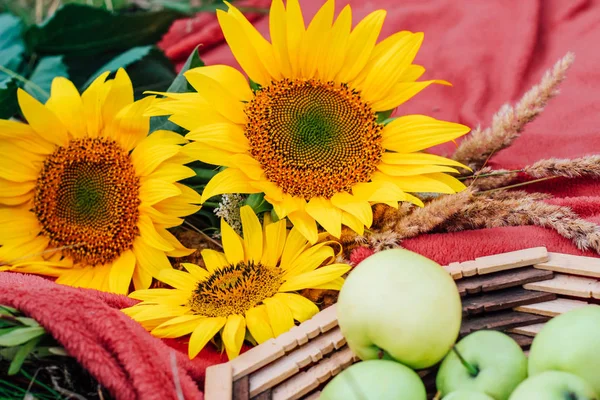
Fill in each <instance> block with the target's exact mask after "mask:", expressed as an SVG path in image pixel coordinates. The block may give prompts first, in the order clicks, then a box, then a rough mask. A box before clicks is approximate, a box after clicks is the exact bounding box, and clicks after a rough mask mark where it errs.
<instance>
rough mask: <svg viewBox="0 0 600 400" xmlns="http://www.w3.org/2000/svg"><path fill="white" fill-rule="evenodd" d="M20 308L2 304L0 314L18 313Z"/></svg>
mask: <svg viewBox="0 0 600 400" xmlns="http://www.w3.org/2000/svg"><path fill="white" fill-rule="evenodd" d="M18 313H19V310H17V309H16V308H12V307H9V306H4V305H0V315H17V314H18Z"/></svg>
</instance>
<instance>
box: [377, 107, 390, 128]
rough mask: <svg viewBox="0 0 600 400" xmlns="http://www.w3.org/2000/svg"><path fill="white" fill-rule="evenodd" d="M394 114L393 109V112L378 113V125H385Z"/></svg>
mask: <svg viewBox="0 0 600 400" xmlns="http://www.w3.org/2000/svg"><path fill="white" fill-rule="evenodd" d="M393 112H394V110H393V109H392V110H387V111H381V112H378V113H377V123H378V124H384V125H385V121H386V120H387V119H388V118H389V117H390V115H392V113H393Z"/></svg>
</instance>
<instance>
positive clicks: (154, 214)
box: [139, 204, 183, 227]
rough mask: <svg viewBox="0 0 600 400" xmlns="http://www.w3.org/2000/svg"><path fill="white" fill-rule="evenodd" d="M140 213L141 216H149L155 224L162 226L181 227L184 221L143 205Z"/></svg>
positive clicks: (140, 207)
mask: <svg viewBox="0 0 600 400" xmlns="http://www.w3.org/2000/svg"><path fill="white" fill-rule="evenodd" d="M139 211H140V213H141V214H144V215H147V216H148V217H150V219H151V220H152V222H153V223H154V224H160V225H163V226H166V227H173V226H178V225H181V223H182V222H183V220H182V219H181V218H177V217H176V216H173V215H169V214H165V213H162V212H160V211H158V210H157V209H155V208H153V207H151V206H147V205H145V204H142V205H140V206H139Z"/></svg>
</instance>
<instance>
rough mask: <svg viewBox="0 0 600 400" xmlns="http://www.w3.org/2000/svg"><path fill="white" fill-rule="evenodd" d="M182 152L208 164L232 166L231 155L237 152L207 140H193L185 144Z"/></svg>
mask: <svg viewBox="0 0 600 400" xmlns="http://www.w3.org/2000/svg"><path fill="white" fill-rule="evenodd" d="M181 153H183V154H184V155H186V156H188V157H190V158H191V159H193V160H199V161H202V162H203V163H206V164H212V165H220V166H224V167H230V166H232V163H231V157H232V156H233V155H234V154H236V153H234V152H233V151H231V150H230V149H222V148H218V147H212V146H211V145H208V144H207V143H206V142H201V141H198V142H193V143H190V144H187V145H185V146H183V148H182V149H181Z"/></svg>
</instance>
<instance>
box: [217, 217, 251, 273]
mask: <svg viewBox="0 0 600 400" xmlns="http://www.w3.org/2000/svg"><path fill="white" fill-rule="evenodd" d="M221 241H222V243H223V250H224V251H225V257H227V261H228V262H229V264H231V265H236V264H237V263H239V262H242V261H245V260H246V257H245V254H244V243H243V241H242V238H241V237H240V236H239V235H238V234H237V233H235V231H234V230H233V228H232V227H231V226H229V224H228V223H227V222H225V219H221Z"/></svg>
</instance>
